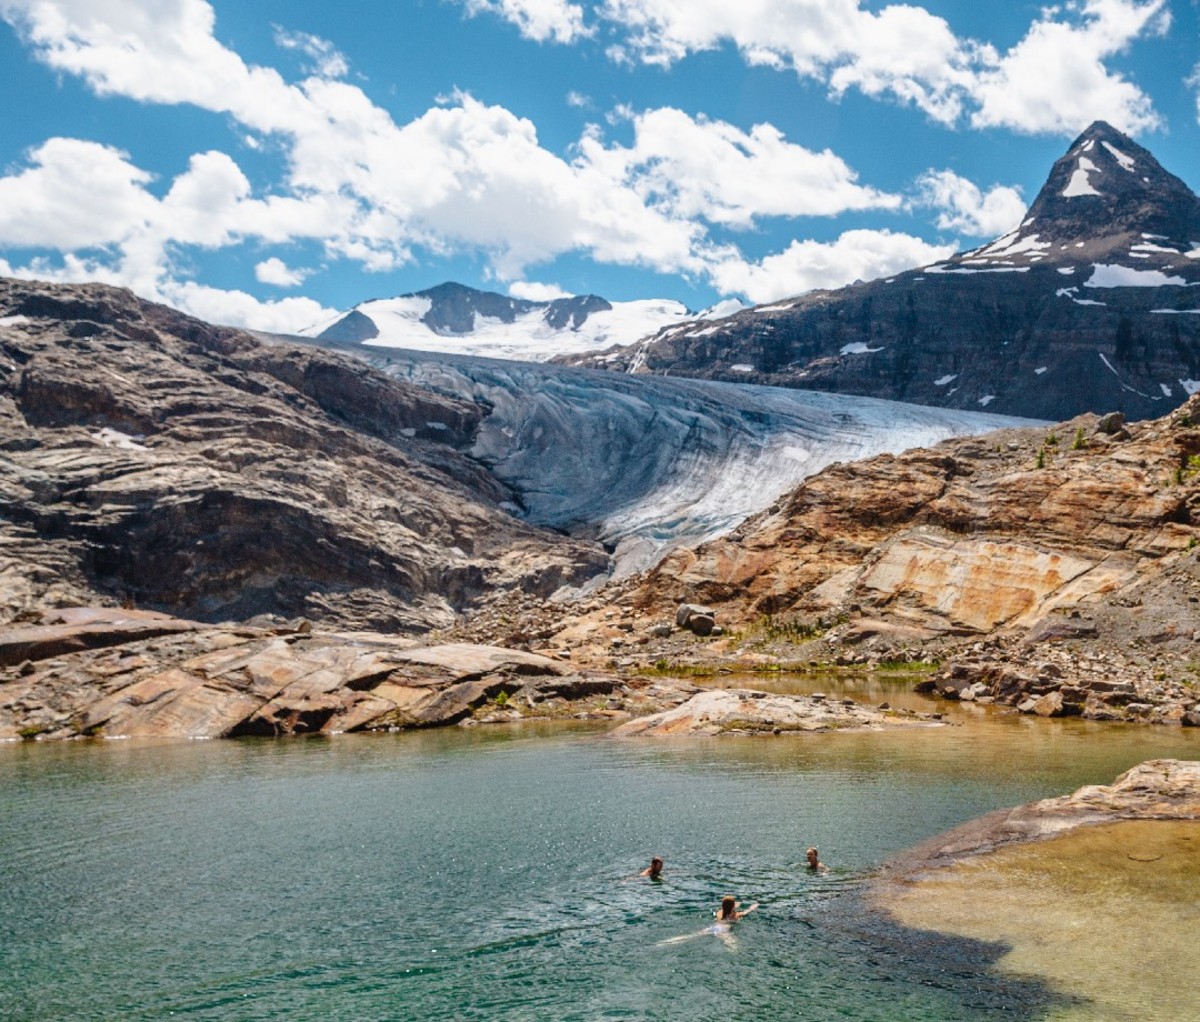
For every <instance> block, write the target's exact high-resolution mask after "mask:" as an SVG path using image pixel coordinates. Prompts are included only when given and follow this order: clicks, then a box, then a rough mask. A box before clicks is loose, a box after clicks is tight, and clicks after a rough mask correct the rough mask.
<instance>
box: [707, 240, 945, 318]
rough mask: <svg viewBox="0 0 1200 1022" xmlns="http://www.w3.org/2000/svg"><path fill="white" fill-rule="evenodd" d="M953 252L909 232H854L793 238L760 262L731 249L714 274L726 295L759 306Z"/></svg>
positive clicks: (878, 275)
mask: <svg viewBox="0 0 1200 1022" xmlns="http://www.w3.org/2000/svg"><path fill="white" fill-rule="evenodd" d="M953 254H954V246H953V245H930V244H929V243H928V242H925V241H922V240H921V239H920V238H915V237H913V236H912V235H909V234H899V233H894V232H892V231H886V230H883V231H877V230H855V231H846V232H845V233H843V234H842V235H841V236H840V237H838V238H837V239H835V240H834V241H831V242H818V241H793V242H792V243H791V245H789V246H788V247H787V248H786V249H785V250H784V251H782V252H778V253H776V254H774V255H769V256H767V257H766V258H764V259H762V260H760V261H758V262H748V261H746V260H744V259H742V258H741V256H740V255H739V254H738V253H736V252H733V251H730V252H727V253H725V254H724V257H723V258H720V257H718V259H717V260H716V261H715V262H714V265H713V267H712V276H713V279H714V281H715V282H716V283H717V284H718V286H719V287H720V289H721V291H723V292H724V293H726V294H741V295H745V296H746V297H747V298H748V299H750V301H752V302H754V303H756V304H760V303H762V302H771V301H775V300H776V299H779V298H787V297H790V296H792V295H797V294H801V293H803V292H805V291H811V290H813V289H814V288H836V287H841V286H843V285H845V284H849V283H853V282H854V281H855V280H874V279H875V278H877V277H886V276H887V275H888V274H891V273H898V272H900V271H902V270H908V269H912V268H913V267H914V266H925V265H928V264H930V263H935V262H939V261H940V260H942V259H946V258H948V257H949V256H951V255H953Z"/></svg>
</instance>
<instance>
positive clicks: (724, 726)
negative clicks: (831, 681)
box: [613, 689, 944, 737]
mask: <svg viewBox="0 0 1200 1022" xmlns="http://www.w3.org/2000/svg"><path fill="white" fill-rule="evenodd" d="M941 723H944V722H942V721H939V720H937V719H936V718H934V717H932V716H930V715H928V714H917V713H912V712H910V711H901V710H876V709H872V708H871V707H868V706H863V705H861V704H859V703H855V702H854V701H853V700H851V699H843V700H840V701H835V700H829V699H826V698H825V697H824V696H820V697H818V696H815V695H814V696H789V695H772V694H769V693H767V692H756V691H753V690H750V689H714V690H709V691H705V692H698V693H697V694H696V695H694V696H692V697H691V698H690V699H689V700H687V702H685V703H683V704H682V705H681V706H678V707H675V708H674V709H671V710H666V711H664V712H662V713H656V714H652V715H651V716H648V717H641V718H639V719H637V720H631V721H629V722H628V723H626V724H622V725H621V726H620V727H619V728H617V729H616V730H615V731H614V732H613V734H614V735H617V736H620V737H630V736H636V735H720V734H776V735H778V734H782V733H783V732H793V731H850V730H853V731H863V730H880V729H882V728H885V727H913V726H924V727H931V726H937V725H939V724H941Z"/></svg>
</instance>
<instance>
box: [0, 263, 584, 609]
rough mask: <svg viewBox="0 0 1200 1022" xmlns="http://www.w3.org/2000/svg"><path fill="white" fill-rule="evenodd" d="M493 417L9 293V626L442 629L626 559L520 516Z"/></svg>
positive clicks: (257, 352) (177, 317)
mask: <svg viewBox="0 0 1200 1022" xmlns="http://www.w3.org/2000/svg"><path fill="white" fill-rule="evenodd" d="M482 415H483V412H482V411H481V410H480V409H479V408H478V407H477V406H475V405H472V404H469V403H466V402H462V401H456V400H453V399H449V398H444V397H439V396H436V395H433V394H431V393H429V392H426V391H423V390H420V389H419V388H417V387H414V386H412V385H410V384H406V383H403V382H401V381H397V380H394V379H392V378H390V377H388V376H386V375H385V374H383V373H380V372H377V371H376V370H373V369H371V368H370V367H369V366H367V365H366V364H364V363H363V362H361V361H360V360H356V359H353V358H350V357H347V356H344V355H338V354H336V353H331V352H327V351H322V350H319V349H314V348H311V347H304V346H299V347H288V346H281V345H267V344H264V343H261V342H260V341H258V340H256V339H254V338H251V337H250V336H249V335H247V334H244V333H240V332H238V331H234V330H228V329H222V328H217V327H211V326H209V325H207V324H205V323H201V322H199V321H197V320H194V319H190V318H188V317H186V316H183V315H181V314H179V313H176V312H173V311H172V310H170V309H166V308H164V307H162V306H156V305H153V304H150V303H147V302H143V301H140V300H139V299H137V298H136V297H134V296H133V295H132V294H130V293H129V292H126V291H120V290H116V289H113V288H108V287H101V286H98V285H87V286H66V285H52V284H39V283H31V282H25V281H11V280H0V512H2V518H0V538H2V539H3V542H2V543H0V622H4V621H13V620H18V619H20V618H21V617H22V616H23V615H27V614H33V613H36V612H37V611H38V610H39V609H41V608H42V607H45V606H51V607H53V606H66V605H71V604H86V603H91V602H96V600H97V599H99V600H100V601H101V602H104V601H107V602H111V603H119V602H124V603H127V604H131V605H136V606H138V607H142V608H150V609H155V610H161V611H169V612H171V613H174V614H178V615H180V616H183V617H188V618H195V619H199V620H207V621H218V620H228V619H245V618H248V617H251V616H253V615H256V614H263V613H269V614H276V615H280V616H282V617H285V618H286V617H292V616H296V615H306V616H308V617H312V618H314V619H319V620H326V621H329V622H332V623H339V624H342V625H350V626H352V627H356V628H376V629H377V628H387V629H400V630H404V631H424V630H427V629H428V628H430V627H431V626H434V625H438V624H446V623H449V622H450V621H452V620H453V619H454V616H455V614H456V613H457V612H459V611H460V610H462V609H463V608H465V607H468V606H470V605H471V604H472V602H473V601H475V600H478V599H479V598H481V597H482V596H484V595H485V594H491V593H495V592H497V591H503V590H505V589H507V588H514V589H521V590H526V591H530V592H536V593H538V594H540V595H549V594H550V593H552V592H553V591H555V590H556V589H558V588H559V587H561V586H563V585H566V584H578V583H580V582H582V581H584V580H586V579H587V578H589V577H591V576H592V575H594V574H595V573H597V572H599V571H602V570H603V569H604V567H605V566H606V564H607V558H606V555H605V554H604V551H603V550H602V549H601V548H600V547H599V546H597V545H594V544H591V543H587V542H576V541H572V540H567V539H564V538H563V537H561V536H558V535H555V534H553V533H550V532H547V531H544V530H541V529H538V528H535V527H533V526H530V525H528V524H526V523H523V522H521V521H519V520H517V519H515V518H513V517H512V515H511V514H509V513H508V512H507V511H506V510H505V509H504V508H503V507H502V505H504V504H505V503H506V502H509V501H511V500H512V499H513V494H512V491H511V490H509V488H508V487H506V486H505V485H503V484H502V483H500V482H499V481H498V480H497V479H496V478H495V477H494V476H492V475H491V474H490V473H489V472H488V471H487V470H486V469H485V468H484V467H483V466H482V465H481V464H479V463H478V462H477V461H475V460H473V459H472V458H470V457H468V456H467V455H466V454H465V453H464V451H465V450H466V449H467V448H469V447H470V446H471V444H472V443H473V442H474V438H475V435H476V432H477V429H478V426H479V423H480V420H481V417H482Z"/></svg>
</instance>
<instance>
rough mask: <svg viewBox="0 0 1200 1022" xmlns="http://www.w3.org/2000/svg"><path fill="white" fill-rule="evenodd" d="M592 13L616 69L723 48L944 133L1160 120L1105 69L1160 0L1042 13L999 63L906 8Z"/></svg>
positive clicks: (741, 7) (1062, 129) (1150, 22)
mask: <svg viewBox="0 0 1200 1022" xmlns="http://www.w3.org/2000/svg"><path fill="white" fill-rule="evenodd" d="M600 14H601V16H602V17H603V18H605V19H606V20H608V21H609V22H610V23H611V25H612V26H613V27H614V31H616V32H618V33H624V34H625V35H624V38H623V41H622V42H619V43H616V44H614V45H612V46H610V48H609V50H608V52H609V56H610V57H611V58H612V59H614V60H616V61H632V60H635V59H639V60H641V61H643V62H644V63H648V64H658V65H668V64H672V63H675V62H677V61H680V60H682V59H684V58H685V57H687V56H689V55H690V54H693V53H697V52H702V51H705V50H714V49H717V48H719V47H720V46H722V45H725V44H726V43H732V44H733V45H734V46H736V47H737V48H738V50H739V51H740V52H741V54H742V56H743V59H745V60H746V62H747V63H749V64H753V65H768V66H772V67H777V68H781V69H784V68H786V69H791V70H792V71H794V72H795V73H796V74H798V75H800V76H801V77H803V78H811V79H814V80H816V81H819V82H822V83H824V84H825V85H827V86H828V87H829V89H830V92H831V93H832V94H834V95H835V96H836V95H841V94H843V93H845V92H847V91H849V90H850V89H857V90H859V91H861V92H862V93H864V94H865V95H868V96H872V97H875V98H884V97H891V98H893V99H895V100H898V101H900V102H902V103H905V104H912V105H914V106H916V107H917V108H918V109H920V110H922V111H924V112H925V113H926V114H927V115H928V116H929V117H930V118H932V119H933V120H936V121H939V122H942V123H945V124H957V123H960V122H961V121H962V120H963V118H964V117H967V118H968V120H969V123H970V124H971V125H972V126H974V127H978V128H984V127H991V126H1003V127H1009V128H1013V129H1014V130H1017V131H1023V132H1029V133H1054V134H1063V135H1071V134H1075V133H1077V132H1078V131H1080V130H1082V128H1084V127H1085V126H1086V125H1087V124H1088V123H1089V122H1091V121H1093V120H1095V119H1097V118H1103V119H1106V120H1109V121H1111V122H1112V123H1113V124H1115V125H1117V126H1118V127H1121V128H1123V129H1124V130H1127V131H1140V130H1145V129H1148V128H1154V127H1157V126H1159V125H1160V123H1161V121H1160V118H1159V116H1158V114H1157V113H1156V112H1155V111H1154V108H1153V106H1152V104H1151V102H1150V99H1149V97H1148V96H1147V95H1146V94H1145V93H1144V92H1142V91H1141V90H1140V89H1139V88H1138V87H1137V86H1136V85H1134V84H1133V83H1131V82H1129V81H1128V80H1126V79H1125V78H1124V77H1122V76H1121V75H1120V74H1119V73H1114V72H1112V71H1110V70H1109V69H1108V68H1107V66H1106V65H1105V61H1106V60H1108V59H1109V58H1111V57H1113V56H1115V55H1117V54H1119V53H1121V52H1123V51H1124V50H1126V49H1127V48H1128V47H1129V45H1130V44H1131V43H1132V42H1133V41H1135V40H1136V39H1138V38H1141V37H1144V36H1146V35H1157V34H1161V33H1163V32H1165V31H1166V28H1167V26H1168V25H1169V22H1170V12H1169V10H1168V7H1167V0H1082V2H1078V3H1068V4H1065V5H1060V6H1055V7H1047V8H1045V9H1044V10H1043V12H1042V14H1041V16H1040V18H1039V19H1038V20H1037V21H1036V22H1034V23H1033V25H1031V26H1030V28H1029V30H1028V33H1027V34H1026V35H1025V37H1024V38H1023V39H1022V40H1021V41H1019V42H1018V43H1017V44H1016V45H1015V46H1014V47H1013V48H1012V49H1011V50H1009V51H1008V52H1007V53H1005V54H1003V55H1001V54H1000V53H999V52H998V51H997V50H996V48H995V47H994V46H992V45H989V44H988V43H986V42H981V41H977V40H973V39H965V38H959V37H958V36H956V35H955V34H954V32H953V31H952V29H951V28H950V26H949V24H948V23H947V22H946V21H945V20H944V19H942V18H940V17H937V16H936V15H934V14H931V13H930V12H929V11H927V10H925V9H924V8H922V7H919V6H916V5H913V4H891V5H888V6H884V7H881V8H880V9H879V10H878V11H871V10H866V9H864V6H863V3H862V0H741V2H739V3H737V4H731V3H728V2H727V0H690V2H688V3H682V2H680V0H606V2H605V3H604V5H603V6H602V7H601V8H600Z"/></svg>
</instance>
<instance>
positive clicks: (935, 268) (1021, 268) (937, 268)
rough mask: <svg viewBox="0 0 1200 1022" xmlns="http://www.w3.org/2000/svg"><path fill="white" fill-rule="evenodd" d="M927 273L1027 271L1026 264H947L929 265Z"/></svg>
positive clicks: (1035, 258) (1036, 257)
mask: <svg viewBox="0 0 1200 1022" xmlns="http://www.w3.org/2000/svg"><path fill="white" fill-rule="evenodd" d="M1033 258H1034V260H1037V259H1040V258H1041V256H1034V257H1033ZM926 272H927V273H1028V272H1029V267H1028V266H986V267H985V266H980V267H978V268H973V267H965V266H963V267H949V266H930V267H928V269H927V270H926Z"/></svg>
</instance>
